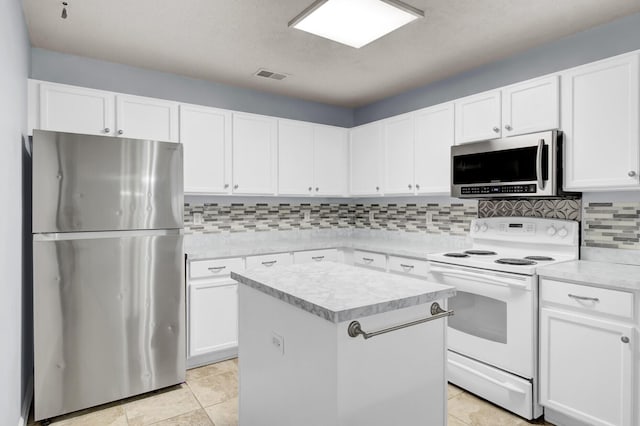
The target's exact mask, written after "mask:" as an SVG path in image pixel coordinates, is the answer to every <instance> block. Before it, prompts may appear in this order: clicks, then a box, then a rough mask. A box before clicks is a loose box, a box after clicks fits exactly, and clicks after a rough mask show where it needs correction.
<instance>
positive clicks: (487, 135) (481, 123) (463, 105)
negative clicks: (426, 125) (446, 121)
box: [455, 90, 502, 144]
mask: <svg viewBox="0 0 640 426" xmlns="http://www.w3.org/2000/svg"><path fill="white" fill-rule="evenodd" d="M500 99H501V96H500V91H499V90H494V91H492V92H484V93H480V94H477V95H473V96H469V97H466V98H462V99H459V100H457V101H456V103H455V105H456V144H460V143H465V142H475V141H482V140H488V139H496V138H499V137H501V136H502V132H501V127H502V126H501V119H502V117H501V108H502V105H501V101H500Z"/></svg>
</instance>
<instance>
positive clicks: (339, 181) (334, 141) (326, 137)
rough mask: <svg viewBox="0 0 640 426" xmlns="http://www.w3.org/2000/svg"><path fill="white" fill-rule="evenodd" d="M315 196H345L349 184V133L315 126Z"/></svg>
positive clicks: (344, 130) (342, 129)
mask: <svg viewBox="0 0 640 426" xmlns="http://www.w3.org/2000/svg"><path fill="white" fill-rule="evenodd" d="M313 161H314V164H313V171H314V185H315V186H314V188H313V192H314V194H315V195H323V196H344V195H346V194H347V192H348V182H349V173H348V170H349V131H348V130H347V129H344V128H341V127H332V126H315V134H314V144H313Z"/></svg>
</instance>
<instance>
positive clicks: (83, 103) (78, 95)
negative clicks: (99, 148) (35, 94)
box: [32, 82, 115, 136]
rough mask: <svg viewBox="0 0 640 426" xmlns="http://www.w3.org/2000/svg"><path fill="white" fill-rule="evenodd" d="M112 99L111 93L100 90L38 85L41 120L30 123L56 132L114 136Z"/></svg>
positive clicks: (60, 85) (46, 84)
mask: <svg viewBox="0 0 640 426" xmlns="http://www.w3.org/2000/svg"><path fill="white" fill-rule="evenodd" d="M32 84H34V85H36V84H37V83H35V82H34V83H32ZM114 99H115V96H114V94H113V93H110V92H104V91H101V90H93V89H85V88H83V87H74V86H67V85H64V84H54V83H40V84H39V103H40V108H39V111H38V113H39V119H40V120H39V123H38V120H33V121H34V122H33V126H34V127H35V128H37V129H42V130H53V131H58V132H69V133H84V134H88V135H107V136H108V135H113V134H114V132H115V129H114V126H115V121H114Z"/></svg>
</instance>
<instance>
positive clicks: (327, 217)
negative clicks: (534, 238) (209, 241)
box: [184, 203, 477, 235]
mask: <svg viewBox="0 0 640 426" xmlns="http://www.w3.org/2000/svg"><path fill="white" fill-rule="evenodd" d="M184 211H185V232H186V233H195V234H198V233H224V232H256V231H271V230H274V231H275V230H278V231H279V230H292V229H336V228H356V229H383V230H398V231H406V232H425V233H432V234H449V235H466V234H467V233H468V232H469V225H470V223H471V219H473V218H474V217H476V216H477V208H476V205H475V204H463V203H459V204H458V203H451V204H444V203H443V204H437V203H427V204H410V203H409V204H393V203H389V204H346V203H344V204H342V203H341V204H337V203H336V204H334V203H327V204H310V203H309V204H307V203H300V204H289V203H282V204H267V203H256V204H242V203H233V204H217V203H204V204H188V203H187V204H185V209H184ZM196 216H200V218H201V223H195V222H196V220H195V218H196ZM372 219H373V220H372Z"/></svg>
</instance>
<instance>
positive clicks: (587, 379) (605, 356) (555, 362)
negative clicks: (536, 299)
mask: <svg viewBox="0 0 640 426" xmlns="http://www.w3.org/2000/svg"><path fill="white" fill-rule="evenodd" d="M625 341H626V342H627V343H625ZM634 345H635V335H634V329H633V327H629V326H624V325H620V324H618V323H614V322H609V321H603V320H598V319H596V318H594V317H588V316H582V315H576V314H572V313H566V312H561V311H556V310H553V309H547V308H543V309H541V313H540V403H541V404H542V405H544V406H545V407H549V408H553V409H554V410H557V411H559V412H561V413H564V414H566V415H568V416H571V417H574V418H576V419H579V420H581V421H583V422H585V423H587V424H590V425H597V426H614V425H616V426H631V424H632V416H633V401H634V399H633V373H634V371H633V365H632V361H633V354H634Z"/></svg>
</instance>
